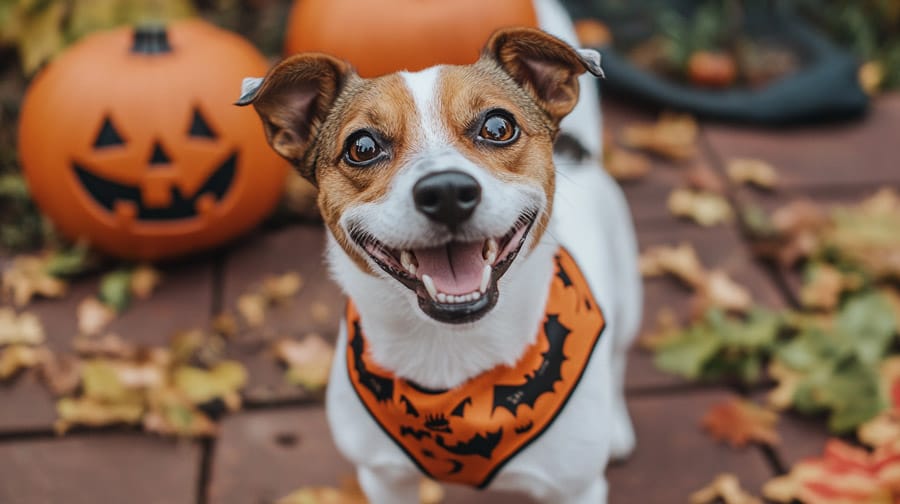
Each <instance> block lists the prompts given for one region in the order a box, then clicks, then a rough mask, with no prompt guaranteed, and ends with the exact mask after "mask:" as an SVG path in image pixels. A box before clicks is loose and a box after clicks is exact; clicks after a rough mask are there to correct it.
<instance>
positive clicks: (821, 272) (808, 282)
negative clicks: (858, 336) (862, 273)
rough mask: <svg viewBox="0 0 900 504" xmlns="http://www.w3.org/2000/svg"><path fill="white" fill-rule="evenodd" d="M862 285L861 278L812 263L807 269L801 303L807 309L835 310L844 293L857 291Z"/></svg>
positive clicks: (822, 264) (823, 264)
mask: <svg viewBox="0 0 900 504" xmlns="http://www.w3.org/2000/svg"><path fill="white" fill-rule="evenodd" d="M862 284H863V279H862V278H860V277H859V276H854V275H850V274H845V273H842V272H841V271H840V270H838V269H837V268H835V267H834V266H832V265H830V264H828V263H822V262H812V263H810V264H809V265H808V266H807V269H806V279H805V280H804V282H803V286H802V288H801V290H800V303H801V304H803V306H804V307H806V308H813V309H822V310H834V309H835V308H837V306H838V304H839V302H840V297H841V294H842V293H843V292H844V291H853V290H857V289H859V288H860V287H862Z"/></svg>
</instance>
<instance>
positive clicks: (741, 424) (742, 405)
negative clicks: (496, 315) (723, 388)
mask: <svg viewBox="0 0 900 504" xmlns="http://www.w3.org/2000/svg"><path fill="white" fill-rule="evenodd" d="M777 421H778V414H777V413H775V412H774V411H769V410H766V409H763V408H760V407H759V406H757V405H756V404H754V403H752V402H750V401H746V400H742V399H737V398H732V399H729V400H727V401H724V402H722V403H719V404H716V405H714V406H713V407H712V408H710V409H709V411H707V412H706V415H704V417H703V427H704V428H705V429H706V430H707V431H709V433H710V434H712V436H713V437H714V438H716V439H718V440H724V441H728V442H729V444H731V446H733V447H735V448H738V447H743V446H746V445H747V443H748V442H757V443H762V444H767V445H775V444H778V443H779V442H780V438H779V436H778V433H777V432H775V423H776V422H777Z"/></svg>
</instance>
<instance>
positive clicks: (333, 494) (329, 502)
mask: <svg viewBox="0 0 900 504" xmlns="http://www.w3.org/2000/svg"><path fill="white" fill-rule="evenodd" d="M368 502H369V501H368V500H367V499H366V496H365V495H364V494H363V492H362V489H361V488H360V487H359V483H357V481H356V479H354V478H347V479H345V480H344V483H343V485H341V488H332V487H305V488H300V489H299V490H295V491H293V492H291V493H290V494H288V495H286V496H284V497H282V498H280V499H278V500H277V501H275V504H368Z"/></svg>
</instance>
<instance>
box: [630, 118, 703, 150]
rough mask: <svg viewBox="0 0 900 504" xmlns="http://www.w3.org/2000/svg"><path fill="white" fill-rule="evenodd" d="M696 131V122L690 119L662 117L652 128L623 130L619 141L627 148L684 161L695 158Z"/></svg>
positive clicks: (642, 127)
mask: <svg viewBox="0 0 900 504" xmlns="http://www.w3.org/2000/svg"><path fill="white" fill-rule="evenodd" d="M698 131H699V128H698V126H697V121H696V120H695V119H694V118H693V117H692V116H690V115H687V114H673V113H663V114H662V115H660V117H659V120H658V121H657V122H656V123H655V124H649V125H637V126H634V125H633V126H628V127H626V128H625V130H624V131H623V132H622V141H623V143H624V144H625V145H627V146H628V147H632V148H635V149H642V150H646V151H648V152H652V153H654V154H657V155H659V156H663V157H667V158H670V159H674V160H685V159H690V158H692V157H694V155H695V154H696V151H697V147H696V141H697V133H698Z"/></svg>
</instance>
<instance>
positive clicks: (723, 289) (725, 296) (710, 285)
mask: <svg viewBox="0 0 900 504" xmlns="http://www.w3.org/2000/svg"><path fill="white" fill-rule="evenodd" d="M705 280H706V281H705V282H704V283H703V284H702V285H701V286H700V288H699V289H698V293H697V295H698V299H699V301H698V304H699V306H700V307H701V308H700V311H701V312H705V311H706V310H707V309H709V308H721V309H723V310H728V311H733V312H739V313H745V312H747V310H749V309H750V307H751V306H752V305H753V297H752V296H751V295H750V291H748V290H747V288H746V287H744V286H742V285H740V284H738V283H737V282H735V281H734V280H732V279H731V277H730V276H728V273H725V272H724V271H722V270H713V271H710V272H709V273H708V274H707V275H706V277H705Z"/></svg>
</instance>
